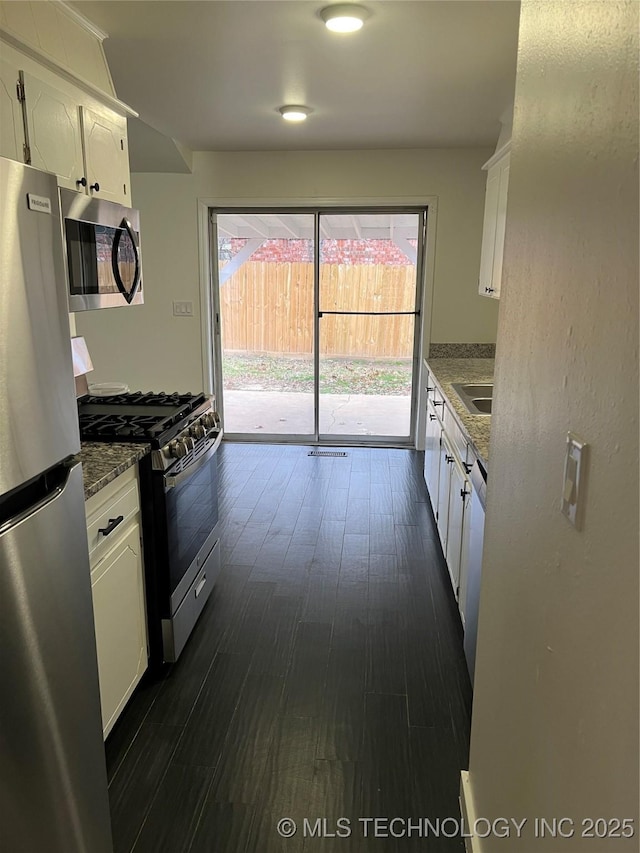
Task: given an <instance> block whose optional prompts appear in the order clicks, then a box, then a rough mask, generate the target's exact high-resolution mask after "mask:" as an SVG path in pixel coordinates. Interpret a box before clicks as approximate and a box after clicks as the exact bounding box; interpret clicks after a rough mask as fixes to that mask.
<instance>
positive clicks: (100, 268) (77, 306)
mask: <svg viewBox="0 0 640 853" xmlns="http://www.w3.org/2000/svg"><path fill="white" fill-rule="evenodd" d="M60 207H61V211H62V226H63V234H64V252H65V262H66V272H67V287H68V296H69V311H87V310H89V309H92V308H118V307H124V306H126V305H139V304H141V303H142V302H143V301H144V298H143V291H142V264H141V260H140V214H139V213H138V211H137V210H132V209H131V208H128V207H124V206H123V205H121V204H115V203H114V202H112V201H104V200H102V199H98V198H91V197H89V196H86V195H83V194H82V193H78V192H73V190H65V189H61V190H60Z"/></svg>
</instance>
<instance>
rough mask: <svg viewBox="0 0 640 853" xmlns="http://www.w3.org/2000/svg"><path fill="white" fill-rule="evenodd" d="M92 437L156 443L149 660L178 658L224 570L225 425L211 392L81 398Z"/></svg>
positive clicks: (148, 498) (149, 520) (148, 540)
mask: <svg viewBox="0 0 640 853" xmlns="http://www.w3.org/2000/svg"><path fill="white" fill-rule="evenodd" d="M78 417H79V421H80V435H81V438H82V439H83V440H84V441H110V442H111V441H116V442H138V443H139V442H149V444H150V445H151V454H150V455H149V456H146V457H144V458H143V459H142V460H141V462H140V491H141V502H142V522H143V544H144V560H145V583H146V596H147V620H148V627H149V658H150V659H149V664H150V668H151V669H152V670H157V669H158V667H159V666H160V665H161V664H162V663H163V662H172V661H175V660H177V659H178V656H179V655H180V653H181V651H182V649H183V648H184V646H185V643H186V642H187V640H188V638H189V635H190V634H191V631H192V630H193V627H194V625H195V624H196V621H197V619H198V617H199V616H200V613H201V612H202V609H203V607H204V605H205V603H206V601H207V599H208V598H209V595H210V594H211V590H212V588H213V584H214V582H215V580H216V577H217V575H218V573H219V571H220V542H219V538H220V537H219V523H218V465H217V457H216V451H217V449H218V447H219V446H220V442H221V440H222V434H223V433H222V427H221V425H220V420H219V418H218V415H217V413H216V412H215V410H214V408H213V400H212V399H211V398H210V397H206V396H205V395H204V394H200V395H194V394H178V393H175V394H146V393H142V392H136V393H132V394H131V393H129V394H120V395H117V396H113V397H92V396H85V397H81V398H80V399H79V400H78Z"/></svg>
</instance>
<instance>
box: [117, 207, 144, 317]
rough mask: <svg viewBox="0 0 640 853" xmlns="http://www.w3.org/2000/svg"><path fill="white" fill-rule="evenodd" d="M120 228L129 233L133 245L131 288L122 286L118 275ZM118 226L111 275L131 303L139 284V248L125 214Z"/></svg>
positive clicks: (120, 277)
mask: <svg viewBox="0 0 640 853" xmlns="http://www.w3.org/2000/svg"><path fill="white" fill-rule="evenodd" d="M120 228H124V230H125V231H126V232H127V234H128V235H129V239H130V240H131V245H132V246H133V255H134V258H135V272H134V274H133V284H132V286H131V290H127V288H126V287H125V286H124V282H123V281H122V276H121V275H120V268H119V266H118V247H119V246H120V237H121V235H122V231H121V230H120ZM120 228H119V229H117V231H116V236H115V238H114V241H113V246H112V249H111V269H112V271H113V277H114V278H115V280H116V285H117V286H118V290H119V291H120V293H121V294H122V295H123V296H124V298H125V299H126V300H127V302H128V303H129V304H131V302H132V301H133V298H134V296H135V295H136V293H137V291H138V287H139V285H140V250H139V249H138V241H137V239H136V232H135V231H134V230H133V228H132V226H131V223H130V222H129V220H128V219H127V217H126V216H125V217H124V219H123V220H122V222H121V223H120Z"/></svg>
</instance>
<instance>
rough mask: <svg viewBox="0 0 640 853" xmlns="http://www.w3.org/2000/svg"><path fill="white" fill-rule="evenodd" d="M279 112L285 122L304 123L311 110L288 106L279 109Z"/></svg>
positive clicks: (293, 105)
mask: <svg viewBox="0 0 640 853" xmlns="http://www.w3.org/2000/svg"><path fill="white" fill-rule="evenodd" d="M278 112H279V113H280V115H281V116H282V118H283V119H284V120H285V121H304V120H305V119H306V117H307V116H308V115H309V113H310V112H311V110H310V109H309V107H302V106H300V105H299V104H287V106H286V107H279V108H278Z"/></svg>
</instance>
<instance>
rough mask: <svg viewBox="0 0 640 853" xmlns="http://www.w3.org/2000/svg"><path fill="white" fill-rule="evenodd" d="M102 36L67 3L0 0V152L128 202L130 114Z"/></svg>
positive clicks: (63, 181) (64, 182) (76, 186)
mask: <svg viewBox="0 0 640 853" xmlns="http://www.w3.org/2000/svg"><path fill="white" fill-rule="evenodd" d="M104 38H106V33H103V32H101V31H100V30H99V29H98V28H97V27H95V26H94V25H93V24H92V23H91V22H90V21H87V20H86V19H85V18H83V17H82V15H81V14H79V13H78V12H77V11H76V10H75V9H74V8H72V7H71V6H70V5H68V4H64V3H60V2H50V0H47V2H43V1H42V0H40V2H37V3H15V2H6V0H0V48H1V50H2V63H1V65H0V155H2V156H3V157H8V158H10V159H12V160H19V161H21V162H24V163H28V164H30V165H32V166H34V167H36V168H37V169H43V170H45V171H47V172H53V174H55V175H57V176H58V183H59V185H60V186H62V187H66V188H68V189H72V190H76V191H80V192H83V193H86V194H87V195H95V196H96V197H98V198H105V199H108V200H110V201H117V202H120V203H121V204H125V205H127V206H131V193H130V189H129V151H128V147H127V121H126V116H129V115H131V116H135V115H137V113H135V112H134V111H133V110H132V109H131V108H130V107H128V106H127V105H126V104H124V103H123V102H122V101H119V100H118V99H117V98H116V97H115V92H114V89H113V82H112V80H111V76H110V74H109V69H108V66H107V62H106V58H105V55H104V51H103V48H102V42H103V40H104ZM19 81H20V84H19Z"/></svg>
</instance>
